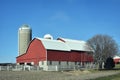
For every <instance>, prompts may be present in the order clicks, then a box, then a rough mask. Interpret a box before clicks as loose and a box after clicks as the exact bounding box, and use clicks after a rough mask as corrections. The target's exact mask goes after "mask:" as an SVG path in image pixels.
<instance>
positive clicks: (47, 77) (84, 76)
mask: <svg viewBox="0 0 120 80" xmlns="http://www.w3.org/2000/svg"><path fill="white" fill-rule="evenodd" d="M119 73H120V71H119V70H110V71H94V70H93V71H88V70H84V71H79V70H78V71H61V72H46V71H0V80H92V79H95V78H98V77H104V76H110V75H115V74H119Z"/></svg>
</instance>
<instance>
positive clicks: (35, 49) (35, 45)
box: [17, 38, 46, 65]
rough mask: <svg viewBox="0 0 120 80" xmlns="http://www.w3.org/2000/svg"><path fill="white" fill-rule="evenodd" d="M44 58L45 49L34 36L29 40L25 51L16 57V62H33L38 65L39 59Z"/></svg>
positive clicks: (42, 59)
mask: <svg viewBox="0 0 120 80" xmlns="http://www.w3.org/2000/svg"><path fill="white" fill-rule="evenodd" d="M44 60H46V49H45V48H44V46H43V45H42V42H41V41H40V40H38V39H36V38H35V39H33V40H32V41H31V43H30V45H29V47H28V49H27V51H26V53H25V54H23V55H21V56H18V57H17V63H22V62H26V63H30V62H34V64H35V65H38V64H39V61H44Z"/></svg>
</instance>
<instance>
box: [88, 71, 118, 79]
mask: <svg viewBox="0 0 120 80" xmlns="http://www.w3.org/2000/svg"><path fill="white" fill-rule="evenodd" d="M90 80H120V73H119V74H116V75H111V76H106V77H101V78H96V79H90Z"/></svg>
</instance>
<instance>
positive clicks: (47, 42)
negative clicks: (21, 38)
mask: <svg viewBox="0 0 120 80" xmlns="http://www.w3.org/2000/svg"><path fill="white" fill-rule="evenodd" d="M37 39H39V40H41V41H42V43H43V45H44V47H45V48H46V49H50V50H60V51H70V48H69V47H68V46H67V45H66V44H65V43H64V42H62V41H58V40H51V39H43V38H38V37H37Z"/></svg>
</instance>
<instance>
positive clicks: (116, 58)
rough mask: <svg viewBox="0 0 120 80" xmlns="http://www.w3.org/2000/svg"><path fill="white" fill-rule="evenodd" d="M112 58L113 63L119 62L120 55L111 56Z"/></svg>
mask: <svg viewBox="0 0 120 80" xmlns="http://www.w3.org/2000/svg"><path fill="white" fill-rule="evenodd" d="M113 60H114V62H115V64H118V63H120V57H119V56H115V57H113Z"/></svg>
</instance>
